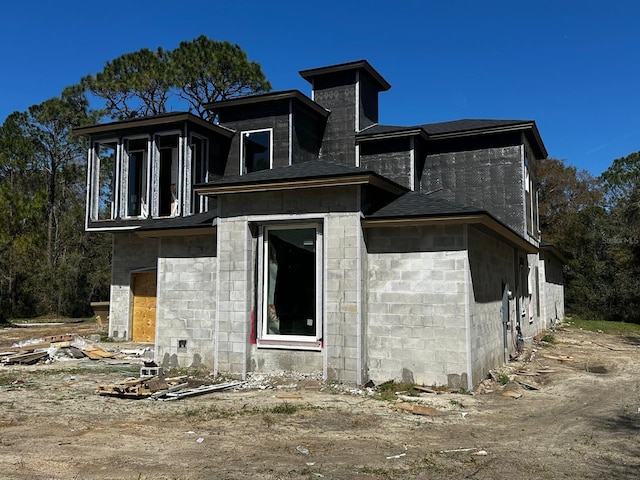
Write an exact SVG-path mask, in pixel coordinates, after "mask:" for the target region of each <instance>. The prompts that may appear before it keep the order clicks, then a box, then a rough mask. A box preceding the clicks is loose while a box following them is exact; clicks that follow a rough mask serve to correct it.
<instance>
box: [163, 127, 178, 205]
mask: <svg viewBox="0 0 640 480" xmlns="http://www.w3.org/2000/svg"><path fill="white" fill-rule="evenodd" d="M178 144H179V142H178V135H164V136H162V137H159V138H158V149H159V151H160V169H159V170H160V171H159V176H158V215H160V216H161V217H168V216H175V215H177V213H178V165H179V153H178V152H179V150H178Z"/></svg>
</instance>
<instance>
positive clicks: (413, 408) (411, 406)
mask: <svg viewBox="0 0 640 480" xmlns="http://www.w3.org/2000/svg"><path fill="white" fill-rule="evenodd" d="M394 407H395V408H397V409H400V410H405V411H407V412H411V413H413V414H414V415H429V416H434V415H440V411H439V410H438V409H437V408H434V407H430V406H428V405H419V404H417V403H406V402H400V403H396V404H395V405H394Z"/></svg>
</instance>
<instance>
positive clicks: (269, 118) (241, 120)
mask: <svg viewBox="0 0 640 480" xmlns="http://www.w3.org/2000/svg"><path fill="white" fill-rule="evenodd" d="M234 110H235V111H234ZM220 124H221V125H223V126H225V127H228V128H232V129H234V130H235V131H236V134H235V135H234V137H233V139H232V141H231V147H230V149H229V157H228V159H227V164H226V167H225V171H224V176H225V177H226V176H233V175H238V174H239V173H240V134H241V132H243V131H247V130H261V129H266V128H272V129H273V139H272V141H273V168H277V167H285V166H287V165H289V103H288V102H284V103H275V102H274V103H272V104H260V105H256V106H247V107H246V108H243V109H237V110H236V109H229V111H222V112H221V113H220Z"/></svg>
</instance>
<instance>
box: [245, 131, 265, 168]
mask: <svg viewBox="0 0 640 480" xmlns="http://www.w3.org/2000/svg"><path fill="white" fill-rule="evenodd" d="M241 157H242V170H241V171H242V174H245V173H251V172H257V171H259V170H268V169H269V168H271V130H258V131H253V132H243V133H242V155H241Z"/></svg>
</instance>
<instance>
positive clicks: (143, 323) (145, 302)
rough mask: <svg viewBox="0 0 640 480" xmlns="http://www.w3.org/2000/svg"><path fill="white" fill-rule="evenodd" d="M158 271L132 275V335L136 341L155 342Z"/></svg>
mask: <svg viewBox="0 0 640 480" xmlns="http://www.w3.org/2000/svg"><path fill="white" fill-rule="evenodd" d="M156 285H157V282H156V273H155V272H145V273H134V274H133V275H132V277H131V286H132V290H133V312H132V321H131V323H132V325H131V335H132V340H133V341H134V342H149V343H153V342H155V336H156V288H157V287H156Z"/></svg>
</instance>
